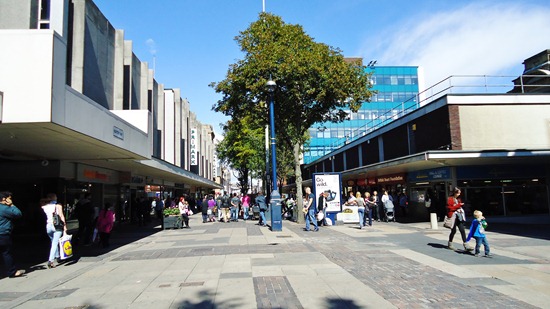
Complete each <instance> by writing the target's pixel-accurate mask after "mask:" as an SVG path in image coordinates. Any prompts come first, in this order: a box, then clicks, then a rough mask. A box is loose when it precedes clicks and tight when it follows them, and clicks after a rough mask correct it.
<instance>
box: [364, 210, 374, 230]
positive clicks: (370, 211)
mask: <svg viewBox="0 0 550 309" xmlns="http://www.w3.org/2000/svg"><path fill="white" fill-rule="evenodd" d="M367 218H369V226H372V208H370V207H366V208H365V217H364V218H363V225H367Z"/></svg>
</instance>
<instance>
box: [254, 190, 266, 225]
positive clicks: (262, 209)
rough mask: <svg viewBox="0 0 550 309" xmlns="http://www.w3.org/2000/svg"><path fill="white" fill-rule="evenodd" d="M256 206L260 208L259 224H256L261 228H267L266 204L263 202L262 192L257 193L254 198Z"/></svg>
mask: <svg viewBox="0 0 550 309" xmlns="http://www.w3.org/2000/svg"><path fill="white" fill-rule="evenodd" d="M256 204H258V207H259V208H260V222H259V223H258V224H259V225H261V226H267V221H266V220H265V211H266V210H267V204H266V202H265V196H264V194H263V193H262V192H258V196H256Z"/></svg>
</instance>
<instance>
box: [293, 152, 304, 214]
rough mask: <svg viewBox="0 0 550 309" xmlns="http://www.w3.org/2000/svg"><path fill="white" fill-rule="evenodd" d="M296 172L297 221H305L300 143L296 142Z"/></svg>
mask: <svg viewBox="0 0 550 309" xmlns="http://www.w3.org/2000/svg"><path fill="white" fill-rule="evenodd" d="M294 174H296V205H297V206H296V208H297V209H296V222H298V223H305V220H304V213H303V212H302V207H304V199H303V194H302V170H301V169H300V144H299V143H295V144H294Z"/></svg>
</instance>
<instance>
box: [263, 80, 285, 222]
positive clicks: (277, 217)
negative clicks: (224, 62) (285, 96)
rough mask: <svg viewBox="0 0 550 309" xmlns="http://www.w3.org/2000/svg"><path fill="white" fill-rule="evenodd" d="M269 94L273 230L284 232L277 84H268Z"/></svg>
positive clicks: (270, 202) (270, 201)
mask: <svg viewBox="0 0 550 309" xmlns="http://www.w3.org/2000/svg"><path fill="white" fill-rule="evenodd" d="M266 88H267V92H268V93H269V126H270V127H271V128H270V129H271V175H272V177H271V182H272V186H273V191H271V199H270V200H269V204H270V206H271V207H270V208H271V230H272V231H282V229H283V219H282V214H281V195H280V194H279V190H278V188H277V157H276V150H275V107H274V102H273V101H274V99H273V97H274V95H275V89H276V88H277V84H276V83H275V82H274V81H272V80H269V81H268V82H267V83H266Z"/></svg>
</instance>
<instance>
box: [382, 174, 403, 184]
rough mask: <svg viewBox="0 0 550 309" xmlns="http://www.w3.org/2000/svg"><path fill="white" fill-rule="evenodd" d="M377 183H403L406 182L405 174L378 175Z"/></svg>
mask: <svg viewBox="0 0 550 309" xmlns="http://www.w3.org/2000/svg"><path fill="white" fill-rule="evenodd" d="M376 182H377V183H384V184H386V183H402V182H405V174H397V175H386V176H379V177H376Z"/></svg>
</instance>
